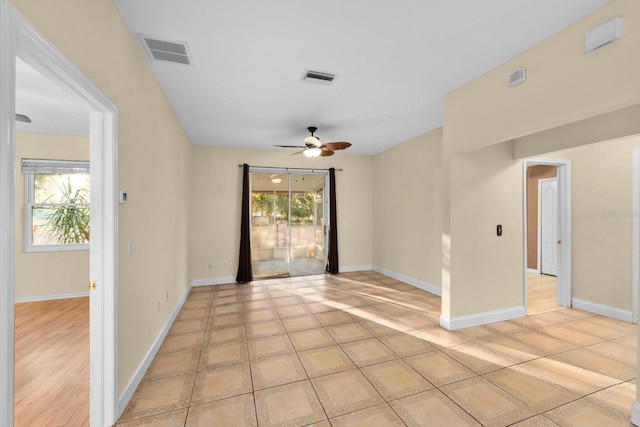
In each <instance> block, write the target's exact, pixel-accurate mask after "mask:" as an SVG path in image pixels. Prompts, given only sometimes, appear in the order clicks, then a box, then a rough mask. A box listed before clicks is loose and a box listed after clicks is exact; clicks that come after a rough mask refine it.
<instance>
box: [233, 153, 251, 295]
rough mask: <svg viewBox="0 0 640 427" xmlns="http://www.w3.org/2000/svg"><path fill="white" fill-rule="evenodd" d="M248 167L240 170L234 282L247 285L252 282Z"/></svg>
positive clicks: (245, 166)
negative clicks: (238, 237) (240, 192)
mask: <svg viewBox="0 0 640 427" xmlns="http://www.w3.org/2000/svg"><path fill="white" fill-rule="evenodd" d="M249 191H250V190H249V165H248V164H246V163H245V164H244V166H243V169H242V219H241V220H240V260H239V262H238V275H237V276H236V282H238V283H247V282H251V281H252V280H253V272H252V271H251V236H250V235H249V233H250V230H249V227H250V226H251V224H250V223H249V219H250V217H251V212H250V209H251V205H250V202H251V194H249Z"/></svg>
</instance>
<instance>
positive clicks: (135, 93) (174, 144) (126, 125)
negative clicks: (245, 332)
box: [11, 0, 191, 391]
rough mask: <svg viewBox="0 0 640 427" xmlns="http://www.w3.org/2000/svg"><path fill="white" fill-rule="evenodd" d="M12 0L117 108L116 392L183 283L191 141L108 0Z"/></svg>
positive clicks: (185, 280) (124, 383) (166, 315)
mask: <svg viewBox="0 0 640 427" xmlns="http://www.w3.org/2000/svg"><path fill="white" fill-rule="evenodd" d="M11 3H12V4H13V5H14V6H15V7H16V9H18V11H19V12H20V13H22V15H24V16H25V17H26V18H27V19H28V20H29V21H30V22H31V23H32V24H33V25H34V26H35V27H36V28H37V29H38V30H39V31H40V32H42V33H43V34H44V36H45V37H46V38H47V39H48V40H49V41H51V42H52V43H53V44H54V45H55V46H56V47H57V48H58V49H59V50H60V51H61V52H62V53H63V54H64V55H66V56H67V57H68V58H69V59H70V60H71V62H73V63H74V64H75V65H76V66H77V67H78V68H79V69H80V71H81V72H82V73H83V74H84V75H85V76H86V77H87V78H89V79H90V80H91V81H92V82H93V83H94V84H95V85H96V86H97V87H98V88H99V89H100V90H101V91H102V92H103V93H104V94H105V95H106V96H107V97H108V98H109V99H111V101H112V102H113V103H114V104H115V105H116V106H117V108H118V114H119V123H118V124H119V130H118V139H119V141H118V150H119V153H118V161H119V186H120V188H121V189H124V190H126V191H128V193H129V202H128V204H126V205H120V209H119V236H118V238H119V248H118V249H119V259H118V263H119V274H118V280H119V287H118V326H119V328H118V351H119V354H118V371H119V372H118V380H119V388H120V390H121V391H122V390H123V389H124V388H125V387H126V386H127V384H128V382H129V381H130V379H131V378H132V375H133V374H134V373H135V371H136V369H137V368H138V366H139V364H140V363H141V362H142V360H143V358H144V356H145V355H146V353H147V351H148V350H149V349H150V348H151V346H152V344H153V342H154V340H155V339H156V337H157V336H158V333H159V332H160V330H161V328H162V327H163V326H164V325H165V323H166V321H167V319H168V318H169V316H170V314H171V312H172V311H173V310H174V308H175V306H176V304H177V303H178V301H179V299H180V298H181V297H182V296H183V294H184V292H185V290H186V289H187V285H188V277H187V276H188V273H187V259H188V252H187V250H188V248H187V235H188V233H187V211H188V210H189V206H188V205H189V185H188V184H189V174H190V162H191V155H190V154H191V145H190V144H189V140H188V138H187V136H186V134H185V132H184V130H183V129H182V126H181V125H180V123H179V121H178V120H177V118H176V116H175V113H174V111H173V109H172V108H171V106H170V105H169V103H168V102H167V99H166V98H165V96H164V94H163V92H162V90H161V89H160V87H159V85H158V83H157V81H156V79H155V77H154V76H153V74H152V72H151V69H150V68H149V66H148V64H147V61H146V59H145V58H144V56H143V54H142V52H141V51H140V48H139V47H138V46H137V44H136V42H135V41H134V39H133V38H132V36H131V33H130V32H129V30H128V29H127V27H126V25H125V23H124V21H123V20H122V17H121V16H120V14H119V13H118V10H117V9H116V7H115V5H114V3H113V2H112V1H111V0H93V1H83V0H68V1H65V2H42V1H35V0H12V2H11ZM98 47H99V49H98ZM128 240H132V242H133V247H134V253H133V255H127V241H128Z"/></svg>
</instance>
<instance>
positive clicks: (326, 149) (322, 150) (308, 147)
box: [276, 126, 351, 157]
mask: <svg viewBox="0 0 640 427" xmlns="http://www.w3.org/2000/svg"><path fill="white" fill-rule="evenodd" d="M307 130H309V132H311V135H309V136H307V137H306V138H305V139H304V145H276V147H280V148H302V150H301V151H298V152H295V153H293V154H292V156H294V155H296V154H300V153H303V154H304V155H305V157H328V156H333V152H334V151H336V150H344V149H346V148H349V147H351V143H350V142H327V143H326V144H322V143H321V142H320V138H318V137H317V136H314V135H313V134H314V133H315V131H316V130H318V128H317V127H315V126H309V127H308V128H307Z"/></svg>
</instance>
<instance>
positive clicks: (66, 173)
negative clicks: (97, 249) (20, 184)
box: [22, 159, 90, 252]
mask: <svg viewBox="0 0 640 427" xmlns="http://www.w3.org/2000/svg"><path fill="white" fill-rule="evenodd" d="M22 172H23V174H24V177H25V202H26V203H25V204H26V206H25V216H26V218H25V224H26V230H25V234H26V235H25V250H26V251H29V252H37V251H56V250H77V249H88V248H89V238H90V224H89V218H90V215H89V212H90V206H89V201H90V186H89V185H90V174H89V163H88V162H82V161H63V160H32V159H23V161H22Z"/></svg>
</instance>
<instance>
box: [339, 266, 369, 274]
mask: <svg viewBox="0 0 640 427" xmlns="http://www.w3.org/2000/svg"><path fill="white" fill-rule="evenodd" d="M339 268H340V273H353V272H355V271H369V270H371V265H348V266H346V267H343V266H340V267H339Z"/></svg>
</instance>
